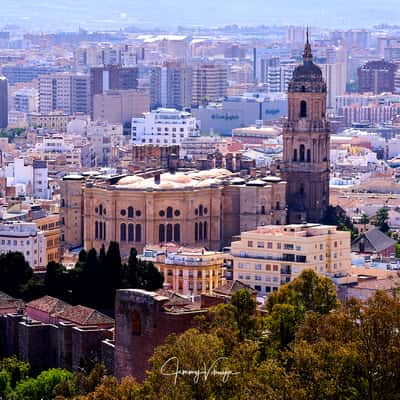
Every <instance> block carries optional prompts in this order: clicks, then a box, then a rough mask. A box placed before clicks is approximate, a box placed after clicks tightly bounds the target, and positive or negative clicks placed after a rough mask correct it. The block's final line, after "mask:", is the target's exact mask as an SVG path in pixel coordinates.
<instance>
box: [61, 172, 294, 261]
mask: <svg viewBox="0 0 400 400" xmlns="http://www.w3.org/2000/svg"><path fill="white" fill-rule="evenodd" d="M272 178H273V179H269V178H265V180H261V179H254V178H252V179H250V180H246V179H239V178H236V180H235V176H234V175H232V173H231V172H229V171H227V170H224V169H213V170H209V171H193V172H189V173H184V172H176V173H163V174H161V175H156V176H155V177H154V178H153V177H151V178H142V177H140V176H138V175H134V176H125V177H122V176H117V177H109V178H104V177H101V178H96V177H88V178H86V179H85V178H84V177H82V179H81V180H79V179H78V177H72V178H71V177H69V176H67V177H65V178H64V180H63V182H62V188H61V196H62V200H61V217H62V221H63V223H64V225H63V231H64V243H65V245H66V246H68V247H74V246H79V245H83V246H84V247H85V248H86V249H90V248H92V247H94V248H95V249H97V250H99V249H100V248H101V245H102V244H103V243H104V245H105V246H106V247H108V245H109V243H110V241H117V242H119V244H120V249H121V254H122V255H123V256H126V255H128V254H129V251H130V249H131V248H132V247H135V248H136V249H137V250H138V251H139V252H141V251H142V250H143V248H144V246H145V245H153V244H159V243H167V242H174V243H177V244H179V245H182V246H192V247H207V248H208V249H212V250H220V248H221V247H222V246H225V245H227V244H229V243H230V241H231V238H232V236H233V235H238V234H240V232H241V231H243V230H250V229H255V228H257V226H260V225H269V224H271V223H272V224H284V223H285V219H286V210H285V207H286V202H285V190H286V183H285V182H284V181H282V180H281V179H279V178H276V177H272ZM81 205H83V207H82V208H80V207H81ZM82 216H83V218H82Z"/></svg>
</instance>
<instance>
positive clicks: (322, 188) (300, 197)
mask: <svg viewBox="0 0 400 400" xmlns="http://www.w3.org/2000/svg"><path fill="white" fill-rule="evenodd" d="M326 96H327V88H326V84H325V82H324V80H323V77H322V72H321V70H320V68H319V67H318V66H316V65H315V64H314V63H313V61H312V53H311V46H310V44H309V42H308V39H307V44H306V47H305V50H304V55H303V63H302V64H301V65H299V66H298V67H297V68H296V69H295V71H294V73H293V78H292V80H291V81H290V83H289V89H288V103H289V104H288V120H287V123H286V124H285V127H284V131H283V162H282V165H281V173H282V177H283V179H285V180H286V181H287V192H286V201H287V204H288V208H289V214H288V219H289V222H290V223H301V222H304V221H307V222H320V221H321V219H322V218H323V216H324V214H325V211H326V209H327V207H328V205H329V166H330V162H329V140H330V125H329V121H328V119H327V116H326Z"/></svg>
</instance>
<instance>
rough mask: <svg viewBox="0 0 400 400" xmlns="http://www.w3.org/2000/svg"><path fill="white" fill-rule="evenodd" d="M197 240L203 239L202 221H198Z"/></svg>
mask: <svg viewBox="0 0 400 400" xmlns="http://www.w3.org/2000/svg"><path fill="white" fill-rule="evenodd" d="M199 240H203V223H202V222H199Z"/></svg>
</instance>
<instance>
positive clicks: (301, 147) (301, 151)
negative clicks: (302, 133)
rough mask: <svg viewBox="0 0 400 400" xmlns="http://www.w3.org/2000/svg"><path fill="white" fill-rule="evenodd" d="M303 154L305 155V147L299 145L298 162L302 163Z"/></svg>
mask: <svg viewBox="0 0 400 400" xmlns="http://www.w3.org/2000/svg"><path fill="white" fill-rule="evenodd" d="M304 153H305V147H304V144H301V145H300V157H299V161H300V162H304Z"/></svg>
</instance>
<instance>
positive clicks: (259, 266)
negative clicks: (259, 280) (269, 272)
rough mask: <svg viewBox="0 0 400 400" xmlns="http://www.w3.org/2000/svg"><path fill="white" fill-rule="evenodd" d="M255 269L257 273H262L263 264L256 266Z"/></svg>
mask: <svg viewBox="0 0 400 400" xmlns="http://www.w3.org/2000/svg"><path fill="white" fill-rule="evenodd" d="M254 268H255V269H256V270H257V271H261V269H262V266H261V264H256V265H255V266H254Z"/></svg>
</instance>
